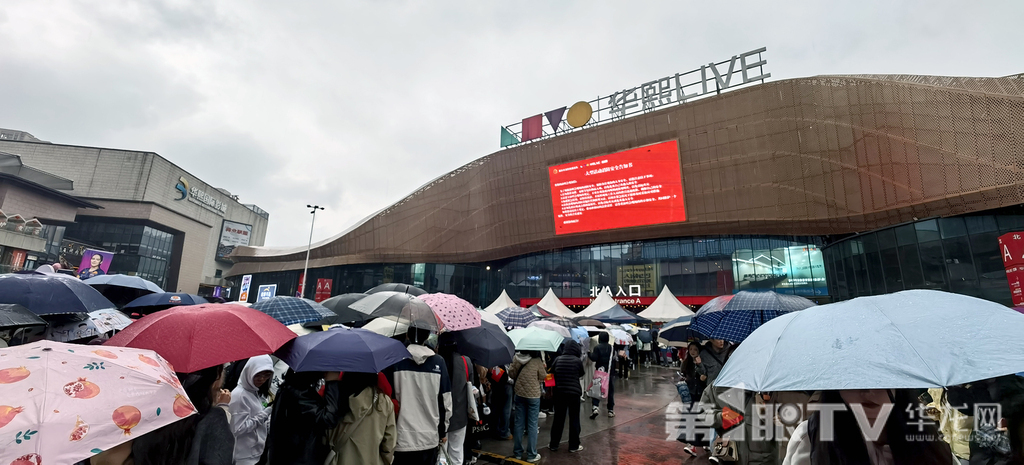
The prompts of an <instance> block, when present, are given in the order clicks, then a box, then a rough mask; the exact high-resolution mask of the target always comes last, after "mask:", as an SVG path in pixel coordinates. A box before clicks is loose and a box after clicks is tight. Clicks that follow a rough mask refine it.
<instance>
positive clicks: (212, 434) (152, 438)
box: [132, 365, 235, 465]
mask: <svg viewBox="0 0 1024 465" xmlns="http://www.w3.org/2000/svg"><path fill="white" fill-rule="evenodd" d="M178 380H179V381H180V382H181V385H182V387H183V388H184V389H185V393H186V394H188V398H189V399H190V400H191V401H192V405H194V406H195V408H196V413H197V414H196V415H192V416H190V417H187V418H185V419H183V420H180V421H176V422H174V423H171V424H169V425H167V426H164V427H162V428H160V429H157V430H156V431H152V432H150V433H148V434H145V435H142V436H140V437H138V438H136V439H135V440H134V441H133V442H132V457H133V460H134V463H135V465H178V464H182V463H184V464H190V465H191V464H202V465H231V463H232V454H233V453H234V449H235V436H234V434H233V433H232V432H231V414H230V413H229V412H228V409H229V404H230V402H231V393H230V392H228V391H227V390H225V389H221V387H222V386H223V383H224V366H223V365H216V366H212V367H210V368H205V369H202V370H199V371H197V372H194V373H178Z"/></svg>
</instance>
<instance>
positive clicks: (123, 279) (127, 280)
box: [82, 274, 164, 305]
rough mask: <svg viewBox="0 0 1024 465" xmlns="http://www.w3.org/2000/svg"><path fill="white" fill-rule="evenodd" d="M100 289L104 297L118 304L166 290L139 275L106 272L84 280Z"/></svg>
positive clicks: (94, 287)
mask: <svg viewBox="0 0 1024 465" xmlns="http://www.w3.org/2000/svg"><path fill="white" fill-rule="evenodd" d="M82 282H83V283H85V284H88V285H90V286H92V287H93V289H96V290H97V291H100V294H103V296H104V297H106V298H108V299H110V301H111V302H113V303H115V304H117V305H124V304H127V303H128V302H131V301H133V300H135V299H138V298H139V297H142V296H144V295H147V294H153V293H158V292H164V290H163V289H161V288H160V286H157V285H156V283H154V282H152V281H147V280H145V279H142V278H140V277H138V276H128V275H124V274H105V275H100V276H93V277H92V278H89V279H86V280H84V281H82Z"/></svg>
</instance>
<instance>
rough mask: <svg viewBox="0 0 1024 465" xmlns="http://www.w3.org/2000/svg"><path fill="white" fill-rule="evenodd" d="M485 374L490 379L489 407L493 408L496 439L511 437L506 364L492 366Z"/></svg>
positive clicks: (510, 386) (509, 391)
mask: <svg viewBox="0 0 1024 465" xmlns="http://www.w3.org/2000/svg"><path fill="white" fill-rule="evenodd" d="M487 376H488V377H490V379H491V408H493V409H494V412H495V416H496V417H497V420H496V422H495V423H496V424H497V426H496V430H497V434H498V439H501V440H504V441H507V440H509V439H512V403H513V397H512V396H513V392H512V380H511V379H509V377H508V365H505V366H496V367H492V368H491V369H490V370H489V371H488V372H487Z"/></svg>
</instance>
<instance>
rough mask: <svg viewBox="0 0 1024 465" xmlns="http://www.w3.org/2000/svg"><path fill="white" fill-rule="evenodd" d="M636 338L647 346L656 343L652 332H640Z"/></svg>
mask: <svg viewBox="0 0 1024 465" xmlns="http://www.w3.org/2000/svg"><path fill="white" fill-rule="evenodd" d="M636 338H637V339H639V340H640V342H643V343H645V344H650V343H651V342H653V341H654V337H652V335H651V332H650V331H644V330H640V332H638V333H636Z"/></svg>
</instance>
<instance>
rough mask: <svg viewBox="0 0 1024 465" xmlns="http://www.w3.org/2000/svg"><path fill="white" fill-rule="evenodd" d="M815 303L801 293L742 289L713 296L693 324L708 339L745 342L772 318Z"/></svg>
mask: <svg viewBox="0 0 1024 465" xmlns="http://www.w3.org/2000/svg"><path fill="white" fill-rule="evenodd" d="M813 306H814V302H811V301H810V300H807V299H805V298H803V297H799V296H794V295H784V294H777V293H775V292H772V291H768V292H750V291H740V292H739V293H737V294H734V295H723V296H720V297H715V298H714V299H711V301H710V302H708V303H706V304H704V305H703V306H702V307H701V308H700V310H698V311H697V313H696V314H695V315H694V316H693V322H692V323H691V326H692V327H693V329H694V330H695V331H697V332H698V333H700V334H703V335H704V336H705V337H707V338H708V339H724V340H726V341H730V342H743V340H744V339H746V337H747V335H748V334H750V333H751V332H753V331H754V330H755V329H757V327H758V326H761V325H763V324H765V323H766V322H767V321H769V320H771V319H772V318H775V317H777V316H779V315H785V314H787V313H790V312H795V311H798V310H803V309H805V308H808V307H813Z"/></svg>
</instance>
